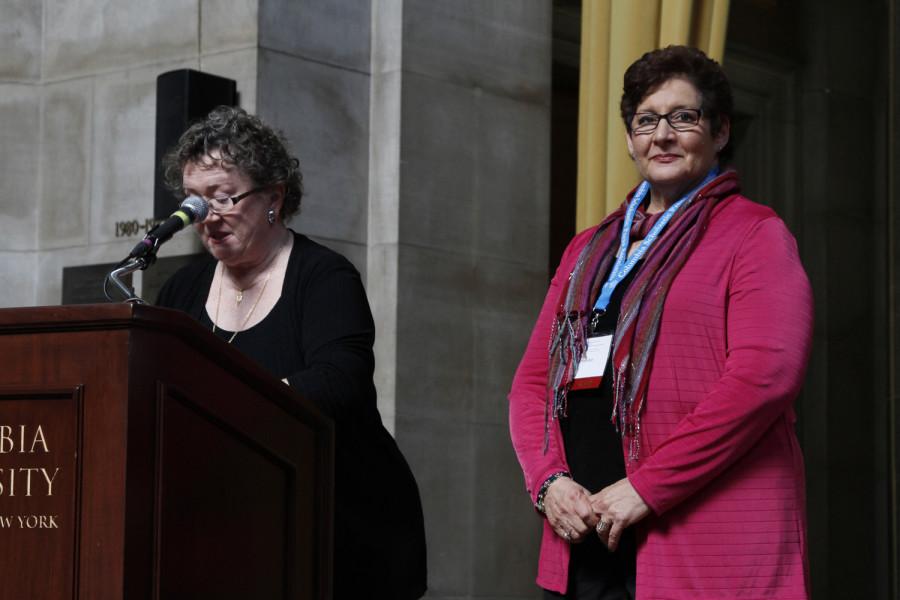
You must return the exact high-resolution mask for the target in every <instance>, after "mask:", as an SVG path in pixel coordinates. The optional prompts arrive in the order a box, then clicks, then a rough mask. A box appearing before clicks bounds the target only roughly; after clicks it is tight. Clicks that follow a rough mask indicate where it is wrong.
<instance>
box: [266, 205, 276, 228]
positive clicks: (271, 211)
mask: <svg viewBox="0 0 900 600" xmlns="http://www.w3.org/2000/svg"><path fill="white" fill-rule="evenodd" d="M266 221H268V222H269V225H274V224H275V209H274V208H270V209H269V212H267V213H266Z"/></svg>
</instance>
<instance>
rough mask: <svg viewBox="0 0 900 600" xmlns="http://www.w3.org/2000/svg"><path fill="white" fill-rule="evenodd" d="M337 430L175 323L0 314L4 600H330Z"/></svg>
mask: <svg viewBox="0 0 900 600" xmlns="http://www.w3.org/2000/svg"><path fill="white" fill-rule="evenodd" d="M333 435H334V434H333V427H332V424H331V422H330V421H329V420H328V419H327V418H325V417H323V416H322V415H321V414H320V413H319V412H318V411H317V410H316V409H315V408H314V407H313V406H312V405H311V404H309V403H308V402H306V401H304V400H303V399H302V398H300V397H298V396H297V395H296V394H294V393H293V392H291V391H290V389H289V388H288V387H287V386H285V385H284V384H283V383H281V382H280V381H277V380H276V379H274V378H272V377H271V376H269V375H268V374H267V373H265V372H264V371H263V370H262V369H261V368H260V367H259V366H257V365H256V364H254V363H252V362H251V361H249V360H248V359H246V358H245V357H244V356H242V355H241V354H240V353H239V352H237V351H236V350H234V349H233V348H231V347H230V346H228V345H226V344H224V343H222V342H221V341H220V340H218V339H216V338H215V336H213V335H212V334H211V333H209V332H207V331H205V330H203V329H202V328H200V327H199V326H198V325H197V324H195V323H194V322H193V321H191V320H190V319H189V318H188V317H186V316H185V315H182V314H180V313H178V312H175V311H170V310H165V309H158V308H152V307H146V306H129V305H124V304H110V305H96V306H66V307H46V308H22V309H3V310H0V556H2V557H3V559H2V560H0V581H2V582H3V583H2V585H0V600H2V599H6V598H9V599H13V598H15V599H19V598H41V599H42V600H57V599H67V600H71V599H73V598H75V599H90V600H107V599H110V600H111V599H124V598H127V599H129V600H132V599H144V598H146V599H153V600H155V599H158V598H164V599H166V600H169V599H179V598H217V599H222V598H285V599H288V598H291V599H293V598H315V599H324V598H328V597H330V593H331V589H330V588H331V583H330V582H331V555H332V546H331V544H332V541H331V535H332V534H331V522H332V494H333V480H332V464H333V443H334V442H333Z"/></svg>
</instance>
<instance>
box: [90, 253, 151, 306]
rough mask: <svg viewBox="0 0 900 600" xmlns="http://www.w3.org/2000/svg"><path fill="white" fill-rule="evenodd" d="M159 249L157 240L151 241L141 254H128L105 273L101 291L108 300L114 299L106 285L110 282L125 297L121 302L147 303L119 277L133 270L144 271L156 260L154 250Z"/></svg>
mask: <svg viewBox="0 0 900 600" xmlns="http://www.w3.org/2000/svg"><path fill="white" fill-rule="evenodd" d="M157 250H159V240H154V241H153V246H152V247H148V248H147V251H146V252H144V254H143V255H141V256H128V257H126V258H125V259H124V260H123V261H122V262H120V263H119V264H118V265H116V268H115V269H113V270H112V271H110V272H109V273H107V275H106V279H104V280H103V293H104V294H105V295H106V298H107V299H108V300H109V301H110V302H114V300H113V299H112V298H111V297H110V295H109V290H108V285H109V283H110V282H112V284H113V286H115V288H116V289H117V290H118V291H119V292H120V293H121V294H122V295H123V296H124V297H125V298H124V299H123V300H122V302H126V303H129V304H147V302H146V301H145V300H144V299H143V298H141V297H140V296H138V295H137V294H135V293H134V288H132V287H129V286H127V285H125V283H124V282H123V281H122V280H121V277H124V276H125V275H130V274H132V273H134V272H135V271H144V270H146V269H147V267H149V266H150V265H152V264H153V263H154V262H156V251H157Z"/></svg>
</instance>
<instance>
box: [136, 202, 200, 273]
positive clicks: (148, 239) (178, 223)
mask: <svg viewBox="0 0 900 600" xmlns="http://www.w3.org/2000/svg"><path fill="white" fill-rule="evenodd" d="M208 214H209V205H208V204H207V203H206V200H204V199H203V198H201V197H200V196H188V197H187V198H185V199H184V201H183V202H182V203H181V206H180V207H179V208H178V210H176V211H175V212H173V213H172V214H171V215H170V216H169V218H168V219H166V220H165V221H163V222H162V223H160V224H159V225H157V226H156V227H154V228H153V229H151V230H150V231H148V232H147V235H145V236H144V239H143V240H141V241H140V242H138V244H137V246H135V247H134V249H133V250H132V251H131V254H129V255H128V258H140V257H142V256H146V255H147V254H149V253H150V252H151V251H155V250H156V249H157V248H159V246H160V245H162V244H164V243H165V242H167V241H169V239H170V238H171V237H172V236H173V235H175V234H176V233H177V232H179V231H181V230H182V229H184V228H185V226H187V225H190V224H191V223H194V222H200V221H202V220H203V219H205V218H206V215H208ZM126 260H127V259H126Z"/></svg>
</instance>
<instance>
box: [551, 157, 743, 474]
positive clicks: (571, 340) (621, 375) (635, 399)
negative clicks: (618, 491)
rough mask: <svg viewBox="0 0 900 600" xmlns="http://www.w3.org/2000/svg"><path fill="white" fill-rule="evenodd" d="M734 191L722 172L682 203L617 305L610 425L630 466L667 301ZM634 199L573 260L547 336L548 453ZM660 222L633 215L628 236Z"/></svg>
mask: <svg viewBox="0 0 900 600" xmlns="http://www.w3.org/2000/svg"><path fill="white" fill-rule="evenodd" d="M738 189H739V184H738V178H737V174H736V173H735V172H734V171H727V172H725V173H723V174H721V175H719V176H718V177H716V178H715V179H714V180H713V181H711V182H709V183H708V184H707V185H706V186H704V187H703V189H701V190H700V191H698V192H697V193H696V194H695V195H694V197H693V198H692V199H690V200H688V201H687V202H685V203H684V205H683V206H682V207H681V208H680V209H678V211H677V212H676V213H675V215H674V216H673V218H672V220H671V221H670V222H669V225H668V226H667V227H666V229H665V230H664V231H663V233H662V235H660V237H659V238H658V239H657V241H656V243H655V244H653V246H652V247H651V248H650V250H649V252H647V255H646V256H645V257H644V260H643V262H644V264H643V265H641V266H640V267H639V270H638V272H637V274H636V275H635V277H634V279H633V280H632V282H631V284H630V285H629V287H628V290H627V291H626V292H625V295H624V297H623V298H622V306H621V310H620V312H619V318H618V322H617V325H616V332H615V335H614V336H613V343H612V366H613V400H614V405H613V414H612V420H613V422H614V423H615V424H616V428H617V430H618V431H619V433H620V434H621V435H622V436H623V437H628V438H629V459H630V460H636V459H637V458H638V456H639V454H640V443H639V438H640V436H639V434H640V416H641V410H642V408H643V404H644V399H645V395H646V392H647V384H648V381H649V374H650V367H651V364H652V361H653V349H654V347H655V346H656V335H657V333H658V331H659V322H660V318H661V316H662V310H663V304H664V303H665V300H666V295H667V294H668V292H669V288H670V287H671V285H672V281H673V280H674V279H675V276H676V275H677V274H678V272H679V271H680V270H681V267H682V266H683V265H684V263H685V261H686V260H687V258H688V257H689V256H690V255H691V252H693V250H694V248H695V247H696V246H697V243H698V241H699V240H700V237H701V236H702V235H703V232H704V231H705V230H706V226H707V223H708V222H709V217H710V214H711V213H712V210H713V208H714V207H715V205H716V204H717V203H718V202H719V200H720V199H722V198H724V197H725V196H726V195H729V194H732V193H736V192H737V191H738ZM633 194H634V191H632V192H631V193H630V194H629V195H628V198H627V199H626V200H625V202H624V203H623V204H622V206H620V207H619V208H618V209H617V210H616V211H615V212H613V213H612V214H611V215H609V216H608V217H606V218H605V219H604V220H603V222H602V223H600V225H599V226H598V228H597V231H596V232H595V233H594V235H593V236H592V237H591V239H590V241H589V242H588V243H587V245H586V246H585V247H584V249H583V250H582V251H581V254H580V255H579V256H578V260H577V261H576V263H575V267H574V268H573V270H572V273H571V274H570V275H569V279H568V282H567V284H566V287H565V288H564V290H563V293H562V294H561V296H560V301H559V306H558V308H557V313H556V319H554V322H553V325H552V329H551V332H550V348H549V353H550V368H549V377H548V382H547V388H548V389H547V392H548V393H547V408H546V410H545V431H544V451H545V452H546V451H547V448H548V446H549V441H550V437H549V436H550V420H551V419H554V418H559V417H561V416H565V414H566V398H567V395H568V393H569V389H570V387H571V385H572V381H573V379H574V378H575V372H576V370H577V369H578V363H579V362H580V361H581V357H582V355H583V354H584V352H585V350H586V349H587V338H588V336H589V326H590V317H591V312H592V310H593V302H594V299H596V298H597V296H598V294H599V290H600V287H601V286H602V285H603V283H604V282H605V281H606V278H607V276H608V274H609V270H610V268H611V267H612V264H613V262H614V261H615V253H616V251H617V250H618V243H619V236H620V232H621V230H622V223H623V221H624V216H625V210H626V208H627V207H628V202H629V200H630V199H631V196H632V195H633ZM661 214H662V213H657V214H655V215H647V214H646V213H644V212H642V211H638V212H637V213H636V214H635V219H634V223H633V224H632V228H631V239H632V241H637V240H639V239H643V238H644V237H645V236H646V234H647V232H648V231H649V230H650V228H651V227H653V224H654V223H655V222H656V220H657V219H658V218H659V215H661Z"/></svg>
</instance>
